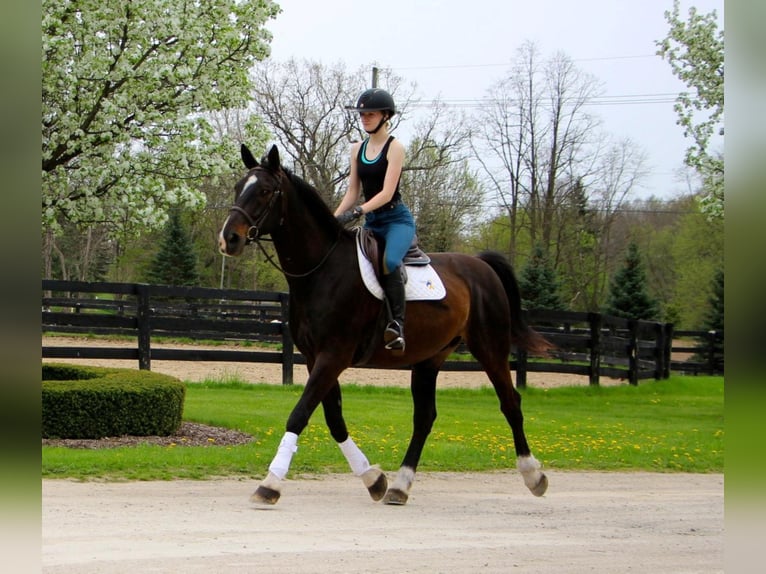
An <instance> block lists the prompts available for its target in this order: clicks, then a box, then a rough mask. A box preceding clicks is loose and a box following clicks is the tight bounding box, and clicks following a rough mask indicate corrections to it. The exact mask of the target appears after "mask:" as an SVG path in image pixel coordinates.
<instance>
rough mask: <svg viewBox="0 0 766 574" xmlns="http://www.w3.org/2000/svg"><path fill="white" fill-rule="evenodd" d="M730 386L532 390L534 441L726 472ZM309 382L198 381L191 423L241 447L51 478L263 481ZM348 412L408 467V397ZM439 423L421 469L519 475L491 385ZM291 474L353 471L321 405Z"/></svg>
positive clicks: (405, 393)
mask: <svg viewBox="0 0 766 574" xmlns="http://www.w3.org/2000/svg"><path fill="white" fill-rule="evenodd" d="M723 387H724V385H723V379H722V378H721V377H680V376H676V377H672V378H671V379H669V380H666V381H648V382H642V383H641V384H640V385H638V386H637V387H633V386H630V385H620V386H610V387H583V386H578V387H563V388H555V389H548V390H543V389H535V388H527V389H525V390H523V391H522V395H523V399H524V400H523V409H524V415H525V427H526V433H527V439H528V441H529V443H530V446H531V448H532V451H533V453H534V454H535V456H536V457H537V458H538V459H539V460H540V461H541V462H542V463H543V465H544V467H546V468H549V469H555V470H610V471H635V470H644V471H656V472H681V471H683V472H694V473H708V472H723V441H724V425H723V403H724V398H723ZM302 390H303V389H302V386H300V385H294V386H291V387H284V386H279V385H251V384H245V383H240V382H236V381H231V382H208V383H189V384H188V386H187V396H186V404H185V409H184V420H188V421H194V422H199V423H204V424H210V425H216V426H225V427H229V428H235V429H238V430H241V431H244V432H247V433H249V434H251V435H253V436H254V437H255V440H254V442H252V443H250V444H248V445H243V446H235V447H225V446H221V447H217V446H211V447H183V446H167V447H161V446H147V445H144V446H137V447H124V448H116V449H103V450H80V449H68V448H63V447H47V446H46V447H43V449H42V470H43V476H44V477H48V478H75V479H104V480H154V479H174V478H189V479H205V478H212V477H216V476H247V477H262V476H263V475H264V474H265V471H266V468H267V467H268V465H269V463H270V462H271V458H272V457H273V456H274V454H275V453H276V448H277V445H278V443H279V440H280V438H281V436H282V433H283V431H284V424H285V420H286V419H287V416H288V414H289V412H290V410H291V409H292V407H293V405H294V404H295V402H296V401H297V399H298V397H299V395H300V393H301V392H302ZM343 399H344V401H343V402H344V414H345V416H346V422H347V423H348V426H349V429H350V431H351V435H352V437H353V438H354V440H355V441H356V443H357V444H359V445H360V447H361V448H362V449H363V450H364V452H365V453H366V454H367V457H368V458H369V459H370V462H371V463H373V464H380V465H381V467H382V468H383V469H384V470H387V471H392V470H395V469H396V468H398V466H399V463H400V462H401V458H402V456H403V455H404V451H405V450H406V448H407V443H408V441H409V434H410V430H411V419H412V403H411V399H410V395H409V390H408V389H400V388H390V387H369V386H355V385H346V386H344V387H343ZM437 407H438V410H439V417H438V419H437V421H436V424H435V425H434V429H433V433H432V434H431V437H430V438H429V440H428V442H427V443H426V447H425V450H424V453H423V457H422V459H421V465H420V467H419V470H423V471H490V470H497V469H507V468H515V460H516V457H515V454H514V452H513V441H512V438H511V433H510V429H509V427H508V426H507V424H506V423H505V420H504V418H503V416H502V415H501V413H500V411H499V406H498V402H497V399H496V397H495V395H494V392H493V391H492V390H491V389H489V388H485V389H478V390H468V389H444V390H440V391H438V396H437ZM298 446H299V449H298V453H297V454H296V456H295V457H294V459H293V464H292V467H291V475H293V476H295V475H296V474H301V473H323V472H346V471H348V467H347V465H346V462H345V460H344V459H343V457H342V455H341V453H340V450H339V449H338V448H337V446H336V445H335V443H334V441H333V440H332V439H331V437H330V436H329V433H328V431H327V428H326V426H325V424H324V418H323V416H322V413H321V409H319V410H318V411H317V412H316V413H315V414H314V416H313V417H312V419H311V423H310V424H309V426H308V428H307V429H306V430H305V431H304V433H303V434H302V435H301V437H300V440H299V442H298Z"/></svg>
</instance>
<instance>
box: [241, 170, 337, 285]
mask: <svg viewBox="0 0 766 574" xmlns="http://www.w3.org/2000/svg"><path fill="white" fill-rule="evenodd" d="M280 176H281V177H284V172H280ZM281 195H282V188H281V187H278V188H277V189H275V190H274V192H273V193H272V195H271V199H270V200H269V204H268V206H267V207H266V209H264V210H263V212H262V213H261V214H260V215H259V216H258V220H257V221H253V218H252V217H251V216H250V214H249V213H248V212H247V211H245V210H244V209H242V208H241V207H240V206H238V205H232V206H231V207H230V208H229V211H230V212H231V211H236V212H237V213H239V214H241V215H243V216H244V217H245V219H246V220H247V223H248V224H249V225H250V227H249V228H248V230H247V233H246V234H245V245H250V244H252V243H255V245H257V246H258V247H259V248H260V249H261V251H262V252H263V255H264V256H265V257H266V260H267V261H268V262H269V263H270V264H271V265H272V266H273V267H274V268H275V269H277V270H278V271H279V272H281V273H283V274H284V275H286V276H287V277H293V278H296V279H299V278H302V277H308V276H309V275H311V274H312V273H314V272H316V271H318V270H319V268H320V267H322V265H324V264H325V262H326V261H327V259H328V258H329V257H330V255H331V254H332V252H333V251H335V248H336V247H337V246H338V243H339V242H340V235H341V231H342V230H339V231H338V235H337V237H336V238H335V242H334V243H333V244H332V245H331V246H330V249H328V250H327V253H325V255H324V257H322V260H321V261H320V262H319V263H317V264H316V265H315V266H314V267H312V268H311V269H309V270H308V271H306V272H305V273H290V272H289V271H287V270H286V269H285V268H283V267H282V266H280V265H279V263H277V262H276V261H274V259H273V258H272V256H271V255H269V253H268V252H267V251H266V250H265V249H264V248H263V245H261V242H262V241H271V242H272V243H273V242H274V240H273V239H269V240H267V239H263V238H261V237H259V235H258V233H259V227H260V226H261V225H262V224H263V222H264V221H265V220H266V218H267V217H268V216H269V214H270V213H271V210H272V209H274V205H275V204H276V201H277V197H278V196H281ZM283 223H284V213H283V214H282V217H281V218H280V220H279V226H280V227H281V226H282V224H283Z"/></svg>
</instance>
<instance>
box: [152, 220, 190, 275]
mask: <svg viewBox="0 0 766 574" xmlns="http://www.w3.org/2000/svg"><path fill="white" fill-rule="evenodd" d="M147 280H148V281H149V283H154V284H157V285H190V286H194V285H198V284H199V273H198V272H197V256H196V255H195V253H194V244H193V242H192V238H191V235H190V234H189V232H188V231H187V230H186V226H185V225H184V224H183V222H182V219H181V213H180V211H179V210H178V209H172V210H171V211H170V218H169V219H168V222H167V223H166V224H165V230H164V232H163V234H162V243H161V244H160V247H159V251H157V253H156V254H155V256H154V258H153V259H152V262H151V265H150V266H149V272H148V274H147Z"/></svg>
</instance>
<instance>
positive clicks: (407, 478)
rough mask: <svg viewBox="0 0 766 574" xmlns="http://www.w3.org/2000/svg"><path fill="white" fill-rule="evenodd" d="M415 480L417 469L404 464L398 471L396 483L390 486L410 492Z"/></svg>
mask: <svg viewBox="0 0 766 574" xmlns="http://www.w3.org/2000/svg"><path fill="white" fill-rule="evenodd" d="M413 482H415V471H414V470H412V469H411V468H410V467H409V466H402V467H401V468H399V472H397V473H396V478H395V479H394V483H393V484H392V485H391V486H390V487H389V488H391V489H393V490H401V491H402V492H409V491H410V487H411V486H412V483H413Z"/></svg>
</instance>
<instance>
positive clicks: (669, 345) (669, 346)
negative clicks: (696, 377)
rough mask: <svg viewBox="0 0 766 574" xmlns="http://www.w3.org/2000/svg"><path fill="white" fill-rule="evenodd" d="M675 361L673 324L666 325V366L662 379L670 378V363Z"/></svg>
mask: <svg viewBox="0 0 766 574" xmlns="http://www.w3.org/2000/svg"><path fill="white" fill-rule="evenodd" d="M672 359H673V323H665V364H664V365H663V366H662V378H663V379H667V378H670V362H671V361H672Z"/></svg>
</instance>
